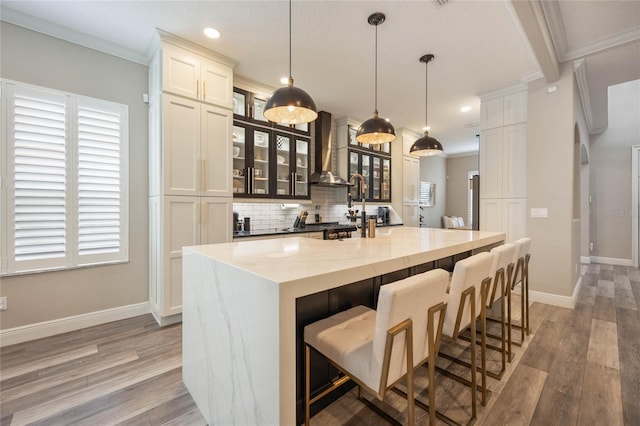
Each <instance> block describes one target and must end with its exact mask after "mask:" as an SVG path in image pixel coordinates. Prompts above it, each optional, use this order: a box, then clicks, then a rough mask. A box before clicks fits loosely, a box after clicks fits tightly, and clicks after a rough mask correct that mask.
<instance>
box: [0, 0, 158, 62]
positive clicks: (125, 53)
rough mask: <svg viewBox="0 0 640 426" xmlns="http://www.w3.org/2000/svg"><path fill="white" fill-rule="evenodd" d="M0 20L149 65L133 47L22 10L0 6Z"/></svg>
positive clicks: (145, 58) (143, 56)
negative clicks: (42, 18)
mask: <svg viewBox="0 0 640 426" xmlns="http://www.w3.org/2000/svg"><path fill="white" fill-rule="evenodd" d="M0 20H2V21H4V22H8V23H10V24H13V25H17V26H19V27H23V28H26V29H29V30H32V31H36V32H39V33H42V34H45V35H48V36H50V37H54V38H58V39H60V40H64V41H68V42H70V43H73V44H77V45H80V46H83V47H87V48H89V49H93V50H97V51H99V52H102V53H106V54H109V55H112V56H117V57H118V58H122V59H125V60H127V61H130V62H135V63H137V64H141V65H145V66H148V65H149V59H148V58H147V55H146V54H144V53H140V52H138V51H135V50H133V49H129V48H127V47H124V46H120V45H118V44H115V43H111V42H109V41H106V40H102V39H99V38H97V37H93V36H90V35H88V34H84V33H81V32H79V31H74V30H71V29H69V28H65V27H62V26H60V25H56V24H53V23H51V22H47V21H43V20H41V19H38V18H34V17H33V16H29V15H26V14H24V13H22V12H18V11H16V10H13V9H9V8H7V7H4V6H0Z"/></svg>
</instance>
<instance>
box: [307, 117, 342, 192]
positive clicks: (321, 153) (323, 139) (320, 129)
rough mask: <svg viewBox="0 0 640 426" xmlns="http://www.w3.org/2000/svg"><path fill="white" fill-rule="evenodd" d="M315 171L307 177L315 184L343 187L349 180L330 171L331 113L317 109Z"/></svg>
mask: <svg viewBox="0 0 640 426" xmlns="http://www.w3.org/2000/svg"><path fill="white" fill-rule="evenodd" d="M315 125H316V127H315V131H316V132H315V172H314V173H313V174H312V175H311V177H310V178H309V183H310V184H311V185H316V186H328V187H334V188H343V187H346V186H349V182H347V181H346V180H344V179H342V178H341V177H340V176H336V175H334V174H333V173H331V153H332V150H333V141H332V140H331V114H330V113H328V112H326V111H319V112H318V118H317V119H316V123H315Z"/></svg>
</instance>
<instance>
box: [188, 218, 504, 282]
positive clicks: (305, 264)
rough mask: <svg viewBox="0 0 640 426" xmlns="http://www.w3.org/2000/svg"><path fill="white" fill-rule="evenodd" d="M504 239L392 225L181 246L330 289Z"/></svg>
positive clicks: (268, 275)
mask: <svg viewBox="0 0 640 426" xmlns="http://www.w3.org/2000/svg"><path fill="white" fill-rule="evenodd" d="M354 234H355V233H354ZM504 238H505V234H504V233H500V232H486V231H463V230H447V229H432V228H417V227H406V226H394V227H385V228H378V229H377V230H376V237H375V238H359V237H356V238H349V239H344V240H341V241H340V240H315V239H310V238H286V239H272V240H260V241H239V242H233V243H225V244H214V245H205V246H195V247H185V248H184V250H185V251H193V252H196V253H199V254H202V255H205V256H207V257H210V258H212V259H216V260H218V261H221V262H223V263H226V264H229V265H231V266H234V267H236V268H238V269H242V270H244V271H247V272H250V273H252V274H254V275H257V276H259V277H262V278H264V279H266V280H268V281H271V282H274V283H279V284H281V285H283V284H296V283H301V282H305V283H306V284H311V283H310V280H311V281H315V280H316V279H318V278H321V279H320V281H323V282H331V283H332V284H331V286H336V285H341V284H348V283H351V282H355V281H358V280H360V279H365V278H368V277H371V276H376V275H382V274H385V273H389V272H393V271H397V270H399V269H402V268H405V267H407V268H408V267H410V266H415V265H419V264H421V263H425V262H429V261H432V260H436V259H441V258H443V257H446V256H451V255H453V254H456V253H461V252H464V251H469V250H473V249H476V248H478V247H482V246H486V245H489V244H493V243H498V242H501V241H504ZM312 287H314V286H312ZM309 290H311V289H309ZM313 290H314V291H320V290H322V288H318V289H315V288H314V289H313ZM304 293H307V292H304ZM307 294H309V293H307Z"/></svg>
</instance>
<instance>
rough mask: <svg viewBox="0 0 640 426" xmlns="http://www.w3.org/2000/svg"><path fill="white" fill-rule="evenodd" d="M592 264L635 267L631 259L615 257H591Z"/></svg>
mask: <svg viewBox="0 0 640 426" xmlns="http://www.w3.org/2000/svg"><path fill="white" fill-rule="evenodd" d="M591 262H593V263H604V264H605V265H618V266H633V260H631V259H617V258H615V257H600V256H591Z"/></svg>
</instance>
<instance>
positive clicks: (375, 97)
mask: <svg viewBox="0 0 640 426" xmlns="http://www.w3.org/2000/svg"><path fill="white" fill-rule="evenodd" d="M375 27H376V44H375V46H376V54H375V72H374V80H375V88H374V91H373V92H374V93H375V95H374V103H375V105H374V106H375V113H376V115H378V24H376V25H375Z"/></svg>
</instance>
